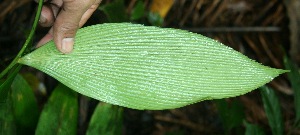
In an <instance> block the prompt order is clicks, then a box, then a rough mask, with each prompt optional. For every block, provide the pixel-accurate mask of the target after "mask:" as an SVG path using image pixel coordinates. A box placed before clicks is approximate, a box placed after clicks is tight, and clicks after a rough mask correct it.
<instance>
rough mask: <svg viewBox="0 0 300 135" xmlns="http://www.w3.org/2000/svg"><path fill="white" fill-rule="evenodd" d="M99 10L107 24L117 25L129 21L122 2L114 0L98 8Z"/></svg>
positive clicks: (122, 0) (121, 0)
mask: <svg viewBox="0 0 300 135" xmlns="http://www.w3.org/2000/svg"><path fill="white" fill-rule="evenodd" d="M99 9H100V10H102V11H103V12H104V13H105V15H106V16H107V18H108V21H109V22H113V23H117V22H127V21H129V18H128V16H127V14H126V9H125V4H124V0H114V2H111V3H109V4H106V5H104V6H100V7H99Z"/></svg>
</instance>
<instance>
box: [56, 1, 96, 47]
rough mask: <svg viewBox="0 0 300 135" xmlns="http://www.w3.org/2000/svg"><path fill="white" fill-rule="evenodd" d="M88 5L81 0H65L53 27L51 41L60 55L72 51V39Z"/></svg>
mask: <svg viewBox="0 0 300 135" xmlns="http://www.w3.org/2000/svg"><path fill="white" fill-rule="evenodd" d="M89 5H90V4H89V3H88V2H86V1H82V0H65V1H64V3H63V7H62V8H61V11H60V12H59V14H58V16H57V18H56V20H55V23H54V25H53V40H54V42H55V44H56V47H57V49H58V50H59V51H61V52H62V53H70V52H71V51H72V50H73V45H74V37H75V34H76V31H77V29H78V28H79V22H80V20H81V18H82V15H83V14H84V13H85V11H86V10H87V9H88V7H89Z"/></svg>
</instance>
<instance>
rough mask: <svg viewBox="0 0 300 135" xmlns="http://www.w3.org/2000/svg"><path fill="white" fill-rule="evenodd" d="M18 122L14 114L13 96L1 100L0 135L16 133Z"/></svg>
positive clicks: (13, 134)
mask: <svg viewBox="0 0 300 135" xmlns="http://www.w3.org/2000/svg"><path fill="white" fill-rule="evenodd" d="M15 134H16V124H15V119H14V115H13V108H12V101H11V97H10V96H8V97H7V98H5V100H2V101H1V102H0V135H15Z"/></svg>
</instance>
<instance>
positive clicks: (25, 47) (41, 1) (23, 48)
mask: <svg viewBox="0 0 300 135" xmlns="http://www.w3.org/2000/svg"><path fill="white" fill-rule="evenodd" d="M42 6H43V0H39V6H38V9H37V12H36V15H35V18H34V23H33V26H32V28H31V31H30V34H29V36H28V38H27V39H26V41H25V43H24V45H23V47H22V49H21V50H20V51H19V53H18V54H17V56H16V57H15V58H14V60H13V61H12V62H11V63H10V64H9V65H8V66H7V67H6V68H5V69H4V70H3V71H2V72H1V74H0V79H1V78H3V77H4V76H5V75H6V74H7V72H8V71H9V70H10V69H12V68H13V67H14V66H15V65H16V64H17V63H18V60H19V58H20V57H21V56H22V55H23V53H24V51H25V50H26V49H27V46H28V44H29V43H30V41H31V39H32V37H33V35H34V33H35V29H36V26H37V24H38V21H39V18H40V15H41V10H42Z"/></svg>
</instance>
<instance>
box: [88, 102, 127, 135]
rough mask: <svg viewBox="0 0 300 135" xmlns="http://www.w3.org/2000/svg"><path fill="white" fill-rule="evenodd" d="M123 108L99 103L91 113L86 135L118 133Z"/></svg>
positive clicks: (120, 127)
mask: <svg viewBox="0 0 300 135" xmlns="http://www.w3.org/2000/svg"><path fill="white" fill-rule="evenodd" d="M122 115H123V108H121V107H119V106H113V105H111V104H106V103H99V104H98V105H97V107H96V109H95V111H94V113H93V115H92V118H91V120H90V123H89V127H88V130H87V133H86V134H87V135H95V134H99V135H118V134H121V131H122V118H123V117H122Z"/></svg>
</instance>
